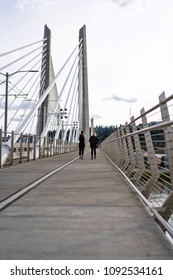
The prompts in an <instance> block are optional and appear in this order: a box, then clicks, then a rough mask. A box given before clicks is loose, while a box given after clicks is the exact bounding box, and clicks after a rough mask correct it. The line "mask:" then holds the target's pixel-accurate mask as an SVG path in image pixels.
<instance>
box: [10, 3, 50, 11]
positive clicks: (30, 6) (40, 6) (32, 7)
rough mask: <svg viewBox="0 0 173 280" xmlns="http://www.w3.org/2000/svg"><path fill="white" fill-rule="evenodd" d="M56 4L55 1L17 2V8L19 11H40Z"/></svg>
mask: <svg viewBox="0 0 173 280" xmlns="http://www.w3.org/2000/svg"><path fill="white" fill-rule="evenodd" d="M53 3H54V0H17V1H16V4H15V6H16V8H17V9H19V10H22V11H24V10H28V9H30V10H34V11H35V10H38V9H44V10H45V9H47V8H48V7H49V6H51V5H52V4H53Z"/></svg>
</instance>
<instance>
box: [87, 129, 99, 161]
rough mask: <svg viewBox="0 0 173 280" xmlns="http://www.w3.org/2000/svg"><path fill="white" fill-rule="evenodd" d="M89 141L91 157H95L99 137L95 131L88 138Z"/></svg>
mask: <svg viewBox="0 0 173 280" xmlns="http://www.w3.org/2000/svg"><path fill="white" fill-rule="evenodd" d="M89 142H90V147H91V159H93V156H94V159H96V148H97V143H98V142H99V139H98V138H97V136H96V132H94V133H93V135H92V136H91V137H90V139H89Z"/></svg>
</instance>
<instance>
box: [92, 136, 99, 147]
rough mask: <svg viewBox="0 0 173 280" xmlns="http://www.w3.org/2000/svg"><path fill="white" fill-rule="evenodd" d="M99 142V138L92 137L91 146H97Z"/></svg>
mask: <svg viewBox="0 0 173 280" xmlns="http://www.w3.org/2000/svg"><path fill="white" fill-rule="evenodd" d="M97 142H98V140H97V137H95V136H91V138H90V144H93V145H94V144H97Z"/></svg>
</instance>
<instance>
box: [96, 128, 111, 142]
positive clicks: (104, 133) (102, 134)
mask: <svg viewBox="0 0 173 280" xmlns="http://www.w3.org/2000/svg"><path fill="white" fill-rule="evenodd" d="M115 130H116V127H115V126H112V125H111V126H96V127H95V131H96V133H97V136H98V139H99V144H100V143H101V142H103V141H104V140H105V139H106V138H107V137H108V136H109V135H111V134H112V133H113V132H114V131H115Z"/></svg>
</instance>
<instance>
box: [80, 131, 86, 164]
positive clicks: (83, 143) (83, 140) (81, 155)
mask: <svg viewBox="0 0 173 280" xmlns="http://www.w3.org/2000/svg"><path fill="white" fill-rule="evenodd" d="M84 148H85V135H84V132H83V130H82V131H81V133H80V135H79V157H80V158H81V159H83V155H84Z"/></svg>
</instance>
